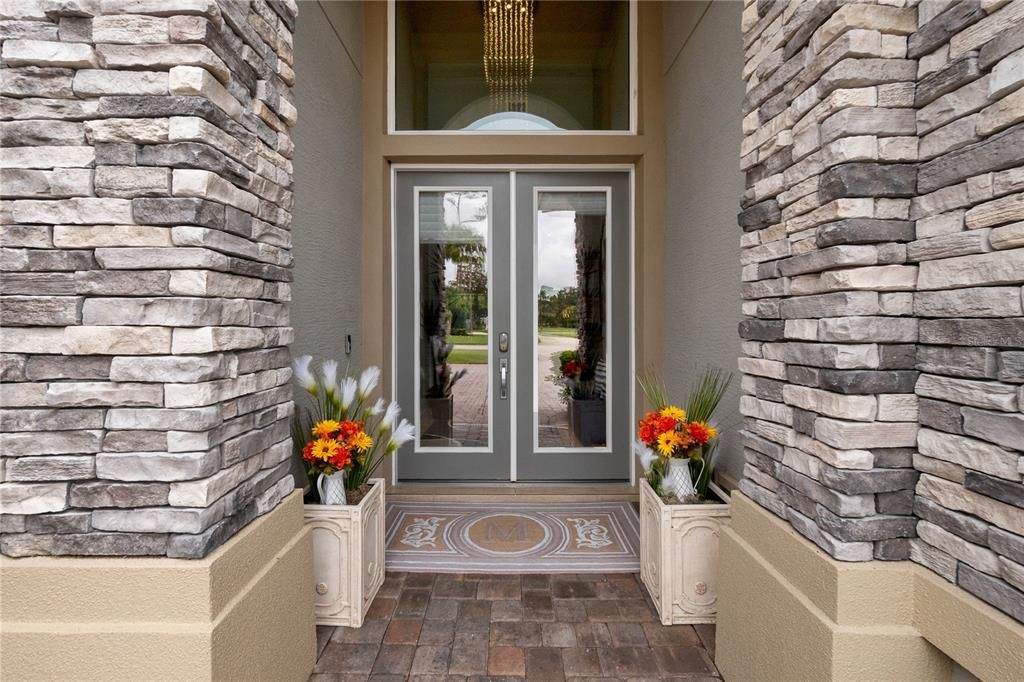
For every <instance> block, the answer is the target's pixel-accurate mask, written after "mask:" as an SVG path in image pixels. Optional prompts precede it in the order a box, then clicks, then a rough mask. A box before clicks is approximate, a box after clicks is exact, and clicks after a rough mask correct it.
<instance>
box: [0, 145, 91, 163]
mask: <svg viewBox="0 0 1024 682" xmlns="http://www.w3.org/2000/svg"><path fill="white" fill-rule="evenodd" d="M95 161H96V149H95V147H73V146H68V147H49V146H40V147H4V153H3V154H0V168H87V167H89V166H92V165H93V163H95Z"/></svg>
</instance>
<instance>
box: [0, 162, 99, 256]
mask: <svg viewBox="0 0 1024 682" xmlns="http://www.w3.org/2000/svg"><path fill="white" fill-rule="evenodd" d="M91 193H92V173H91V172H90V171H89V170H88V169H87V168H58V169H54V170H28V169H20V168H4V169H0V194H2V195H3V196H4V197H5V198H13V199H17V198H25V199H32V198H39V199H42V198H50V199H52V198H64V197H75V196H87V195H89V194H91ZM23 229H26V230H27V229H31V228H29V227H28V226H26V227H25V228H23ZM12 236H13V235H12ZM4 243H5V245H7V246H18V245H19V244H17V243H14V241H13V240H10V239H5V240H4ZM21 245H23V246H29V247H32V246H42V247H43V248H47V247H49V244H48V243H47V244H37V243H36V244H34V243H23V244H21Z"/></svg>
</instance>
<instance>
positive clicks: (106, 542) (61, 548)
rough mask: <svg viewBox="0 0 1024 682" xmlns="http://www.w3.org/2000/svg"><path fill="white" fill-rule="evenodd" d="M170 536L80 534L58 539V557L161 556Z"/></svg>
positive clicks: (151, 534)
mask: <svg viewBox="0 0 1024 682" xmlns="http://www.w3.org/2000/svg"><path fill="white" fill-rule="evenodd" d="M166 548H167V535H166V534H162V533H98V532H92V533H81V534H75V533H72V534H64V535H57V536H55V537H54V539H53V550H52V553H53V554H54V555H56V556H161V555H163V554H164V553H165V552H166Z"/></svg>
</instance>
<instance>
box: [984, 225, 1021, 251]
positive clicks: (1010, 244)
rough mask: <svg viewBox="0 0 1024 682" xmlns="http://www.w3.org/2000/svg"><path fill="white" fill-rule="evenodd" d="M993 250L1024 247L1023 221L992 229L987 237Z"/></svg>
mask: <svg viewBox="0 0 1024 682" xmlns="http://www.w3.org/2000/svg"><path fill="white" fill-rule="evenodd" d="M988 241H989V243H990V244H991V245H992V248H993V249H1015V248H1018V247H1021V246H1024V221H1021V222H1019V223H1012V224H1010V225H1004V226H1002V227H996V228H993V230H992V231H991V232H989V235H988Z"/></svg>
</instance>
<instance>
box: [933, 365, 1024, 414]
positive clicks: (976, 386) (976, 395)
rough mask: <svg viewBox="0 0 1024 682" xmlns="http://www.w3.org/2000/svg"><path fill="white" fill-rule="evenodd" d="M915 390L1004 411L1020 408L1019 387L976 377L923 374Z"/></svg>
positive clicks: (945, 398) (943, 398) (937, 397)
mask: <svg viewBox="0 0 1024 682" xmlns="http://www.w3.org/2000/svg"><path fill="white" fill-rule="evenodd" d="M914 392H915V393H917V395H920V396H924V397H926V398H935V399H937V400H945V401H947V402H954V403H960V404H961V405H973V406H975V407H985V408H990V409H994V410H1002V411H1004V412H1016V411H1017V387H1016V386H1011V385H1008V384H1001V383H998V382H994V381H972V380H970V379H958V378H953V377H941V376H936V375H934V374H922V375H921V377H920V378H919V379H918V380H917V386H916V388H915V391H914Z"/></svg>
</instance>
